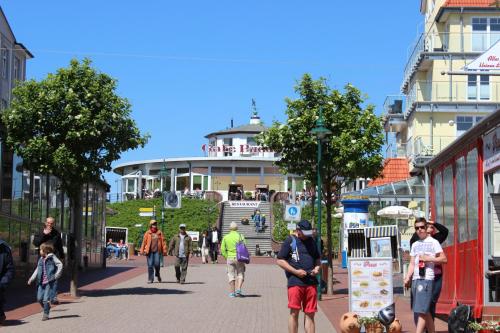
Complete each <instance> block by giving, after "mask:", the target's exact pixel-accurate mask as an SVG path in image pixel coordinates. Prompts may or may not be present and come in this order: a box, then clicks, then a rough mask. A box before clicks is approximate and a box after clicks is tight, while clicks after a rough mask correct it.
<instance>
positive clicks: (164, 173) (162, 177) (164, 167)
mask: <svg viewBox="0 0 500 333" xmlns="http://www.w3.org/2000/svg"><path fill="white" fill-rule="evenodd" d="M167 174H168V173H167V165H166V163H165V160H163V165H162V167H161V170H160V172H159V174H158V175H159V176H160V183H161V232H162V233H165V192H164V191H163V188H164V187H165V181H166V179H165V178H166V177H167Z"/></svg>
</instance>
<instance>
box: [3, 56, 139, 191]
mask: <svg viewBox="0 0 500 333" xmlns="http://www.w3.org/2000/svg"><path fill="white" fill-rule="evenodd" d="M116 86H117V82H116V80H114V79H112V78H111V77H110V76H108V75H107V74H104V73H101V72H99V71H97V70H96V69H94V68H92V67H91V61H90V60H88V59H84V60H83V61H82V62H79V61H78V60H72V61H71V63H70V65H69V67H67V68H61V69H59V70H58V71H57V73H55V74H49V75H48V76H47V77H46V78H45V79H43V80H41V81H39V82H37V81H35V80H30V81H26V82H20V83H19V84H18V85H17V86H16V87H15V89H14V90H13V100H12V103H11V105H10V107H9V108H8V109H6V110H4V112H3V114H2V121H3V124H4V126H5V129H6V134H7V137H6V142H7V144H8V145H9V146H11V147H12V148H13V149H14V151H15V153H16V154H17V155H19V156H20V157H22V158H23V160H24V162H23V163H25V165H26V166H27V168H29V169H31V170H36V171H38V172H40V173H48V174H52V175H55V176H56V177H58V178H59V179H60V180H61V181H62V183H63V187H64V189H65V190H66V191H67V192H68V195H71V194H72V193H73V192H75V191H80V190H81V185H82V184H84V183H86V182H92V181H99V180H100V177H101V175H102V172H105V171H110V170H111V163H112V162H113V161H115V160H117V159H119V158H120V154H121V153H122V152H123V151H126V150H128V149H134V148H137V147H139V146H144V144H145V143H146V141H147V136H142V135H141V133H140V131H139V129H138V128H137V127H136V125H135V123H134V121H133V119H131V118H130V113H131V105H130V103H129V102H128V101H127V99H125V98H122V97H120V96H118V95H117V93H116Z"/></svg>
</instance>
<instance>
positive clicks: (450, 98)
mask: <svg viewBox="0 0 500 333" xmlns="http://www.w3.org/2000/svg"><path fill="white" fill-rule="evenodd" d="M448 58H449V61H450V65H449V68H450V72H453V63H452V61H453V60H452V56H451V54H450V55H449V56H448ZM448 76H449V78H450V89H449V91H450V92H449V94H450V96H449V100H450V102H452V101H453V75H448Z"/></svg>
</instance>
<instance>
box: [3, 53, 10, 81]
mask: <svg viewBox="0 0 500 333" xmlns="http://www.w3.org/2000/svg"><path fill="white" fill-rule="evenodd" d="M8 72H9V55H8V53H7V48H6V47H5V46H2V77H3V78H7V73H8Z"/></svg>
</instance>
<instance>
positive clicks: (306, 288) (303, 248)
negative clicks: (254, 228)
mask: <svg viewBox="0 0 500 333" xmlns="http://www.w3.org/2000/svg"><path fill="white" fill-rule="evenodd" d="M312 234H313V231H312V226H311V223H309V221H307V220H302V221H300V222H299V223H298V224H297V229H296V230H295V232H294V234H293V235H291V236H288V237H287V238H286V239H285V241H284V242H283V245H282V246H281V250H280V252H279V253H278V261H277V264H278V266H280V267H281V268H283V269H284V270H285V274H286V277H287V279H288V308H289V309H290V317H289V318H288V332H289V333H296V332H298V328H299V313H300V310H302V311H304V314H305V320H304V330H305V332H306V333H313V332H314V331H315V324H314V314H315V313H316V312H317V307H318V303H317V289H316V285H317V284H318V281H317V279H316V275H317V274H318V273H319V269H320V264H321V262H320V254H319V251H318V249H317V247H316V243H315V241H314V238H313V237H311V236H312Z"/></svg>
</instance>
